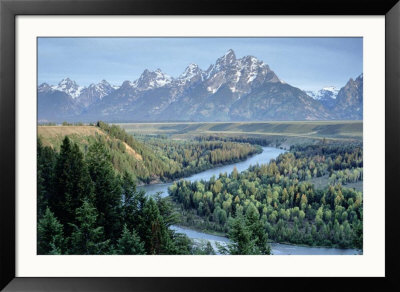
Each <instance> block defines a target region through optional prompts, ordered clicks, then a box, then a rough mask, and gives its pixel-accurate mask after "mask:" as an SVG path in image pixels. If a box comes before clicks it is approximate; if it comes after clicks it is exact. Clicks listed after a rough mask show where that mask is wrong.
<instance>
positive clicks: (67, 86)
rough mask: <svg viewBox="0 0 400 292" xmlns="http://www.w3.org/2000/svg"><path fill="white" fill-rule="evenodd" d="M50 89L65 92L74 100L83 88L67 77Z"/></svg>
mask: <svg viewBox="0 0 400 292" xmlns="http://www.w3.org/2000/svg"><path fill="white" fill-rule="evenodd" d="M52 89H54V90H58V91H62V92H65V93H66V94H68V95H69V96H71V97H72V98H74V99H75V98H77V97H78V96H79V95H80V94H81V92H82V90H83V89H84V88H83V87H82V86H79V85H78V84H76V82H75V81H73V80H71V79H70V78H69V77H66V78H64V79H62V80H61V81H60V82H59V83H58V85H57V86H52Z"/></svg>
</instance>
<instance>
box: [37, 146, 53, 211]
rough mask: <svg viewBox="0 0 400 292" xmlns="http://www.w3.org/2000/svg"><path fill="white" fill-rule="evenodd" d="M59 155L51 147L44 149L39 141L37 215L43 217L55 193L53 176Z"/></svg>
mask: <svg viewBox="0 0 400 292" xmlns="http://www.w3.org/2000/svg"><path fill="white" fill-rule="evenodd" d="M56 159H57V154H56V152H55V151H54V150H53V149H52V148H50V147H44V146H43V145H42V142H41V140H40V139H38V140H37V213H38V217H39V218H40V217H42V216H43V215H44V213H45V211H46V207H47V205H48V200H49V197H50V195H51V193H52V192H53V175H54V166H55V163H56Z"/></svg>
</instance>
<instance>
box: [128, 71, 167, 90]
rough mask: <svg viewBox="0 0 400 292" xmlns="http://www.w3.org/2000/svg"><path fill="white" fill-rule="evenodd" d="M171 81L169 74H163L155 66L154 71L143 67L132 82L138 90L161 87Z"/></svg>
mask: <svg viewBox="0 0 400 292" xmlns="http://www.w3.org/2000/svg"><path fill="white" fill-rule="evenodd" d="M171 81H172V78H171V77H170V76H169V75H167V74H164V73H163V72H162V71H161V69H160V68H157V69H156V70H155V71H149V70H148V69H145V70H144V71H143V73H142V75H140V77H139V79H137V80H136V81H135V82H134V83H133V84H134V86H135V87H136V88H137V89H139V90H147V89H151V88H158V87H162V86H164V85H166V84H169V83H171Z"/></svg>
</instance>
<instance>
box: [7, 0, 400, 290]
mask: <svg viewBox="0 0 400 292" xmlns="http://www.w3.org/2000/svg"><path fill="white" fill-rule="evenodd" d="M17 15H385V23H386V32H385V34H386V40H385V54H386V56H385V58H386V59H385V65H386V68H385V75H386V81H385V82H386V83H385V86H386V89H385V90H386V97H385V124H386V127H385V136H386V138H385V157H386V158H385V173H386V175H385V222H386V225H385V234H386V235H385V273H386V276H385V277H381V278H335V279H332V278H288V279H286V278H285V279H283V278H206V279H204V278H18V277H15V243H16V241H15V234H16V233H15V218H16V217H15V213H16V210H15V188H16V186H15V171H16V166H15V163H16V159H17V157H16V151H15V147H16V141H15V138H16V133H15V118H16V113H15V17H16V16H17ZM399 19H400V4H399V3H398V0H364V1H362V0H345V1H344V0H325V1H322V0H321V1H316V0H297V1H296V0H266V1H262V0H261V1H260V0H218V1H215V0H214V1H212V0H198V1H187V0H186V1H185V0H133V1H128V0H80V1H73V0H53V1H46V0H0V33H1V35H0V37H1V38H0V46H1V55H0V58H1V59H0V65H1V68H0V70H1V71H0V72H1V79H0V272H1V276H0V289H3V288H4V287H5V288H4V289H5V291H191V290H194V291H213V290H219V291H225V290H237V291H239V290H248V291H251V290H254V289H257V291H258V290H270V291H292V290H293V291H295V290H300V291H302V290H304V289H307V290H309V291H314V290H315V291H321V290H323V291H338V290H341V291H347V290H349V291H350V290H354V289H355V288H354V287H357V288H356V289H357V290H360V289H362V288H370V287H371V285H372V284H378V286H377V287H379V290H381V291H386V290H387V291H392V290H394V288H395V287H400V286H399V280H398V277H397V271H398V270H399V269H398V268H399V256H398V254H399V253H398V251H397V250H396V248H398V246H399V240H398V236H397V232H396V231H397V230H398V226H397V224H396V223H397V222H396V216H397V214H396V211H397V208H398V206H399V196H398V190H396V188H395V183H396V179H398V176H399V175H400V167H399V154H398V151H399V149H400V147H399V146H400V141H399V140H400V139H399V132H400V128H399V122H400V103H399V100H400V88H399V84H400V56H399V53H400V21H399Z"/></svg>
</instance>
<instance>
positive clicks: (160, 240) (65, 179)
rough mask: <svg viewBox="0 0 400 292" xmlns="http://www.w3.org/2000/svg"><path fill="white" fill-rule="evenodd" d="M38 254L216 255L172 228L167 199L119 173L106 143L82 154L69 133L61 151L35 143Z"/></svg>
mask: <svg viewBox="0 0 400 292" xmlns="http://www.w3.org/2000/svg"><path fill="white" fill-rule="evenodd" d="M37 150H38V151H37V162H38V168H37V169H38V172H37V191H38V201H37V202H38V205H37V211H38V214H37V216H38V227H37V253H38V254H53V255H55V254H79V255H89V254H97V255H98V254H125V255H126V254H210V253H211V254H212V253H213V249H212V248H211V247H210V245H209V244H208V245H204V246H199V245H194V244H193V243H192V242H191V240H190V239H189V238H188V237H186V236H185V235H183V234H179V233H175V232H174V231H173V230H171V229H170V228H169V227H170V226H171V225H172V224H174V223H176V222H177V220H178V214H177V213H174V211H173V209H172V207H171V203H170V201H169V199H168V198H160V197H159V196H154V197H148V196H146V195H145V194H144V192H143V191H137V190H136V184H135V182H134V180H133V178H132V176H131V175H130V174H129V173H127V172H125V173H124V174H122V175H121V174H119V173H117V172H116V171H115V170H114V168H113V165H112V162H111V156H110V154H109V153H108V151H107V149H106V148H105V146H104V144H102V143H100V142H96V143H94V144H93V145H91V146H90V147H89V149H88V151H87V153H86V154H85V155H84V154H83V153H82V151H81V150H80V149H79V147H78V145H77V144H74V143H72V142H71V141H70V139H69V138H68V137H65V138H64V140H63V143H62V145H61V149H60V151H59V152H56V151H55V150H53V149H52V148H51V147H48V146H43V145H42V143H41V141H40V140H38V145H37Z"/></svg>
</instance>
